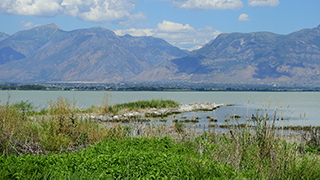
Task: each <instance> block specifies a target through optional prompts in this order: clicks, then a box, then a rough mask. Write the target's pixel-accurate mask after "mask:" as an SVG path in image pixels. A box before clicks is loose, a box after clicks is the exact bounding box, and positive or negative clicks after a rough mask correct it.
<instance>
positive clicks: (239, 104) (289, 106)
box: [0, 91, 320, 126]
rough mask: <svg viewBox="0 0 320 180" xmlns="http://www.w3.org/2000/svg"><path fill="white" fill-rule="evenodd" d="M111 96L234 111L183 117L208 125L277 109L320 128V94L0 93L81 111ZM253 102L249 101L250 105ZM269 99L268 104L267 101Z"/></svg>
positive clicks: (4, 99) (289, 122)
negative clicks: (68, 104) (69, 104)
mask: <svg viewBox="0 0 320 180" xmlns="http://www.w3.org/2000/svg"><path fill="white" fill-rule="evenodd" d="M106 94H107V95H108V97H109V98H108V100H109V103H110V104H118V103H125V102H130V101H137V100H150V99H152V98H155V99H157V98H163V99H172V100H175V101H177V102H179V103H181V104H191V103H197V102H198V103H205V102H210V103H216V104H220V103H228V104H234V106H231V107H221V108H219V109H217V110H215V111H210V112H190V113H184V114H182V115H180V116H181V117H182V116H188V117H199V118H200V124H201V123H206V122H207V120H206V117H207V116H211V117H214V118H217V119H218V122H219V124H223V123H224V120H225V119H226V118H228V117H229V115H235V114H236V115H240V116H241V117H243V118H242V119H240V121H244V119H245V118H247V117H251V115H252V114H255V115H256V114H257V110H258V109H262V111H261V110H260V111H259V113H262V114H263V113H264V109H268V114H269V115H272V114H273V113H274V111H275V109H277V115H278V117H283V118H284V119H289V120H286V121H279V122H278V123H279V124H281V123H283V124H285V125H303V126H308V125H313V126H320V119H319V118H318V117H319V114H320V92H251V91H250V92H234V91H227V92H221V91H217V92H198V91H197V92H165V91H161V92H160V91H158V92H151V91H110V92H109V91H0V101H1V103H5V102H7V101H8V97H10V98H9V101H10V102H16V101H21V100H23V101H26V100H29V102H32V103H33V104H34V105H36V106H38V107H39V108H43V107H47V102H48V101H49V100H53V101H54V100H56V99H57V98H58V97H59V96H60V97H64V98H68V99H69V100H72V101H75V102H76V104H77V106H78V107H79V108H88V107H90V106H91V105H96V106H98V105H101V104H102V101H103V97H104V96H105V95H106ZM249 99H250V101H249ZM268 99H269V101H268Z"/></svg>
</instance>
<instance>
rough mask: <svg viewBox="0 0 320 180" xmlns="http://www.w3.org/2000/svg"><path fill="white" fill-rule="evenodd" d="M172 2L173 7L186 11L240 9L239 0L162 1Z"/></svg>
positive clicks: (241, 5)
mask: <svg viewBox="0 0 320 180" xmlns="http://www.w3.org/2000/svg"><path fill="white" fill-rule="evenodd" d="M163 1H170V2H172V5H173V7H175V8H183V9H187V10H224V9H241V8H242V7H243V3H242V1H241V0H163Z"/></svg>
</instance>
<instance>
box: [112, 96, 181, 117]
mask: <svg viewBox="0 0 320 180" xmlns="http://www.w3.org/2000/svg"><path fill="white" fill-rule="evenodd" d="M169 107H179V103H177V102H175V101H173V100H163V99H152V100H149V101H136V102H129V103H123V104H116V105H113V106H109V112H112V113H114V114H117V113H118V112H119V111H121V110H123V109H129V110H130V111H131V110H136V109H146V108H169Z"/></svg>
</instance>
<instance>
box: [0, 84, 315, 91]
mask: <svg viewBox="0 0 320 180" xmlns="http://www.w3.org/2000/svg"><path fill="white" fill-rule="evenodd" d="M0 90H42V91H320V87H316V86H310V87H306V86H298V85H292V86H281V85H277V84H273V85H265V84H261V85H259V84H258V85H257V84H255V85H251V84H206V83H177V82H175V83H172V82H170V83H118V84H112V83H110V84H109V83H40V84H25V83H0Z"/></svg>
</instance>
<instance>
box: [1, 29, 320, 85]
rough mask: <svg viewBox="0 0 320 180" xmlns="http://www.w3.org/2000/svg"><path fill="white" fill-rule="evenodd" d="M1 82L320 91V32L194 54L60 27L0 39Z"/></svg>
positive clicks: (250, 36) (247, 40)
mask: <svg viewBox="0 0 320 180" xmlns="http://www.w3.org/2000/svg"><path fill="white" fill-rule="evenodd" d="M0 81H2V82H8V81H10V82H48V81H56V82H151V81H152V82H167V81H170V82H181V81H183V82H190V83H200V82H201V83H234V84H283V85H293V84H297V85H315V86H317V85H320V25H319V26H318V27H315V28H312V29H303V30H300V31H297V32H293V33H291V34H288V35H279V34H274V33H270V32H253V33H222V34H220V35H218V36H217V37H216V38H215V39H213V40H211V41H210V42H208V43H207V44H205V45H204V46H203V47H202V48H200V49H198V50H194V51H192V52H190V53H187V52H186V51H183V50H181V49H179V48H177V47H174V46H172V45H170V44H169V43H167V42H166V41H164V40H163V39H160V38H154V37H133V36H130V35H125V36H117V35H115V34H114V32H112V31H110V30H107V29H104V28H101V27H94V28H89V29H79V30H74V31H63V30H62V29H60V28H59V27H57V26H56V25H54V24H47V25H43V26H37V27H35V28H33V29H30V30H24V31H20V32H17V33H15V34H13V35H11V36H10V35H7V34H5V33H0Z"/></svg>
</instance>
